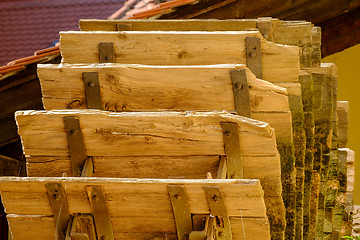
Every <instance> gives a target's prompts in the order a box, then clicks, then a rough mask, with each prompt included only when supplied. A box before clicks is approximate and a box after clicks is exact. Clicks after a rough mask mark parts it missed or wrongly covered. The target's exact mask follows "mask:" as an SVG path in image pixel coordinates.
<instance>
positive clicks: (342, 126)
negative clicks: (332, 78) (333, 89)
mask: <svg viewBox="0 0 360 240" xmlns="http://www.w3.org/2000/svg"><path fill="white" fill-rule="evenodd" d="M337 114H338V124H339V125H338V134H339V147H340V148H346V145H347V142H348V124H349V102H347V101H338V102H337Z"/></svg>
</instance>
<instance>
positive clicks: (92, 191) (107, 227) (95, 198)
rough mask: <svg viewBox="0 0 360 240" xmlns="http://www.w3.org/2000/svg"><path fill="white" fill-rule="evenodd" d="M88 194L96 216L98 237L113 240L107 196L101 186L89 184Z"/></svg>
mask: <svg viewBox="0 0 360 240" xmlns="http://www.w3.org/2000/svg"><path fill="white" fill-rule="evenodd" d="M86 191H87V195H88V198H89V202H90V206H91V209H92V213H93V216H94V222H95V226H96V235H97V239H106V240H113V239H114V234H113V230H112V225H111V219H110V214H109V211H108V207H107V204H106V198H105V194H104V191H103V189H102V187H101V186H87V187H86Z"/></svg>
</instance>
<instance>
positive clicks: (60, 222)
mask: <svg viewBox="0 0 360 240" xmlns="http://www.w3.org/2000/svg"><path fill="white" fill-rule="evenodd" d="M45 187H46V191H47V194H48V197H49V201H50V206H51V210H52V212H53V214H54V221H55V225H56V230H57V232H58V237H59V238H58V239H59V240H64V239H65V236H66V230H67V228H68V224H69V221H70V212H69V207H68V203H67V200H66V196H65V191H64V189H63V187H62V186H61V185H60V184H59V183H46V184H45Z"/></svg>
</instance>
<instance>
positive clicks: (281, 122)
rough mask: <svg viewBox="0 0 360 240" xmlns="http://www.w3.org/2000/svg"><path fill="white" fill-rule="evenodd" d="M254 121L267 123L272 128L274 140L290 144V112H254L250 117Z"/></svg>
mask: <svg viewBox="0 0 360 240" xmlns="http://www.w3.org/2000/svg"><path fill="white" fill-rule="evenodd" d="M251 117H252V118H254V119H257V120H260V121H263V122H267V123H269V124H270V126H271V127H273V128H274V130H275V134H276V139H278V140H279V139H281V140H283V141H285V142H287V143H291V139H292V124H291V121H292V120H291V119H292V116H291V112H274V113H266V112H255V113H253V114H252V116H251Z"/></svg>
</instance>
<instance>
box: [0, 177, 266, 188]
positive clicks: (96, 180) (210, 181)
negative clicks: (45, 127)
mask: <svg viewBox="0 0 360 240" xmlns="http://www.w3.org/2000/svg"><path fill="white" fill-rule="evenodd" d="M17 182H19V183H22V182H38V183H48V182H59V183H72V182H73V183H86V184H92V183H134V184H135V183H139V184H140V183H146V184H156V183H159V184H198V185H202V184H236V185H255V186H257V185H258V186H260V180H259V179H152V178H143V179H141V178H97V177H81V178H79V177H0V183H17Z"/></svg>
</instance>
